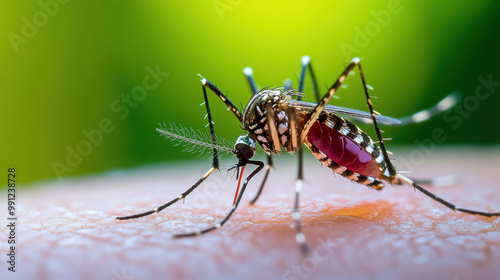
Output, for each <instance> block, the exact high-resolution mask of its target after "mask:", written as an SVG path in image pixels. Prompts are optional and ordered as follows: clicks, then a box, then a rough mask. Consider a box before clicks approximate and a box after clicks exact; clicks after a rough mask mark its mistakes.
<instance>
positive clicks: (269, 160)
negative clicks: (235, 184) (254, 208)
mask: <svg viewBox="0 0 500 280" xmlns="http://www.w3.org/2000/svg"><path fill="white" fill-rule="evenodd" d="M273 167H274V164H273V157H272V156H271V155H268V156H267V164H266V172H265V173H264V178H263V179H262V183H261V184H260V187H259V190H258V191H257V194H256V195H255V197H254V198H253V199H252V200H251V201H250V204H255V202H257V199H259V196H260V194H261V193H262V190H263V189H264V185H265V184H266V181H267V177H268V176H269V172H270V171H271V168H273Z"/></svg>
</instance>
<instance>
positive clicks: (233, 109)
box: [201, 78, 243, 122]
mask: <svg viewBox="0 0 500 280" xmlns="http://www.w3.org/2000/svg"><path fill="white" fill-rule="evenodd" d="M201 84H202V85H203V86H204V87H206V88H208V89H210V90H211V91H212V92H213V93H215V95H217V97H219V98H220V100H222V102H224V104H226V106H227V108H229V110H230V111H231V112H232V113H233V114H234V115H235V116H236V117H237V118H238V120H239V121H240V122H241V121H242V120H243V114H242V113H241V111H240V109H238V107H236V105H234V104H233V102H231V100H229V98H227V96H226V95H224V93H222V91H220V89H218V88H217V87H216V86H215V85H214V84H212V82H210V81H209V80H207V79H205V78H202V79H201Z"/></svg>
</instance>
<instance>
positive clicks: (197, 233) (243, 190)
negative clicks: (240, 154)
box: [173, 160, 264, 238]
mask: <svg viewBox="0 0 500 280" xmlns="http://www.w3.org/2000/svg"><path fill="white" fill-rule="evenodd" d="M247 163H248V164H253V165H257V168H256V169H255V170H254V171H253V172H252V173H250V175H248V177H247V178H246V179H245V182H244V183H243V186H242V187H241V191H240V192H239V193H236V201H235V203H234V204H233V208H231V211H230V212H229V214H227V216H226V217H225V218H224V219H222V221H220V222H219V223H217V224H216V225H214V226H211V227H209V228H207V229H204V230H201V231H196V232H191V233H181V234H176V235H174V236H173V237H174V238H179V237H191V236H197V235H201V234H204V233H207V232H210V231H212V230H215V229H218V228H220V227H222V226H223V225H224V224H225V223H226V222H227V220H229V218H230V217H231V215H232V214H233V213H234V211H235V210H236V208H238V205H239V204H240V200H241V197H242V196H243V193H244V192H245V189H246V187H247V185H248V182H249V181H250V179H252V178H253V176H255V175H256V174H257V173H259V172H260V171H261V170H262V168H264V163H263V162H261V161H253V160H249V161H247ZM242 167H243V168H244V167H245V165H243V166H242ZM243 168H242V169H243ZM241 173H242V174H241V175H243V170H242V172H241ZM240 182H241V181H240Z"/></svg>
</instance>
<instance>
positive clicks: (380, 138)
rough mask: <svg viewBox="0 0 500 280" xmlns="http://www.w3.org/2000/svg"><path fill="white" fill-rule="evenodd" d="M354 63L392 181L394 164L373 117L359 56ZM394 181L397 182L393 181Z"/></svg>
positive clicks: (394, 174) (394, 170)
mask: <svg viewBox="0 0 500 280" xmlns="http://www.w3.org/2000/svg"><path fill="white" fill-rule="evenodd" d="M353 60H354V59H353ZM356 64H357V66H358V69H359V76H360V77H361V83H362V84H363V89H364V91H365V97H366V103H367V105H368V109H370V115H371V117H372V122H373V126H374V128H375V133H376V134H377V138H378V142H379V145H380V149H381V150H382V154H383V155H384V160H385V162H386V164H387V170H388V171H389V177H390V178H391V181H392V179H394V177H395V176H396V168H394V165H392V162H391V159H390V158H389V154H388V153H387V149H386V148H385V144H384V139H383V138H382V134H381V132H380V129H379V127H378V123H377V119H376V118H375V110H373V104H372V101H371V99H370V93H369V92H368V87H367V85H366V82H365V76H364V75H363V69H362V68H361V64H360V63H359V58H358V60H357V63H356ZM395 183H399V182H395Z"/></svg>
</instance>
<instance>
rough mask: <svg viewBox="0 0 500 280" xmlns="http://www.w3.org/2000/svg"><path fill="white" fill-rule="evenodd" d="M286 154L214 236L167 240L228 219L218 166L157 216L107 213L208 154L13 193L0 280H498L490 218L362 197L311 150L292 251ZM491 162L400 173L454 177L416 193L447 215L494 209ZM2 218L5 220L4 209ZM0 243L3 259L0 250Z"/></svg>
mask: <svg viewBox="0 0 500 280" xmlns="http://www.w3.org/2000/svg"><path fill="white" fill-rule="evenodd" d="M399 154H400V155H403V156H406V157H408V156H409V155H410V154H411V153H410V151H408V150H402V151H399ZM396 157H397V156H396ZM296 159H297V157H291V156H281V157H275V161H276V164H275V165H276V167H275V169H274V170H272V171H271V175H270V177H269V180H268V182H267V184H266V187H265V189H264V191H263V193H262V195H261V197H260V198H259V200H258V201H257V203H256V204H255V205H249V204H248V202H249V201H250V200H251V199H252V198H253V196H254V195H255V193H256V191H257V188H258V185H259V183H260V180H261V178H262V174H260V175H258V176H256V177H255V178H254V179H253V180H252V181H251V183H250V184H249V186H248V188H247V192H246V193H245V195H244V197H243V199H242V202H241V204H240V206H239V208H238V209H237V211H236V212H235V214H234V215H233V216H232V217H231V219H230V220H229V221H228V222H227V223H226V224H225V225H224V226H223V227H222V228H220V229H218V230H215V231H212V232H210V233H208V234H205V235H202V236H197V237H191V238H183V239H172V238H171V235H172V234H174V233H185V232H190V231H193V230H201V229H204V228H206V227H209V226H211V225H214V224H215V223H217V222H218V221H219V220H221V219H222V218H223V217H224V216H225V215H226V214H227V213H228V212H229V210H230V208H231V205H232V202H233V196H234V192H235V189H236V180H235V178H234V174H233V173H231V172H225V171H224V169H223V168H222V167H221V170H222V174H219V173H218V172H215V173H214V174H213V175H212V176H211V177H210V178H209V179H207V181H206V182H205V183H204V184H203V185H202V186H200V187H199V188H198V189H197V190H195V191H194V192H193V193H192V194H191V195H189V196H188V197H187V198H186V199H185V202H184V203H183V202H182V201H179V202H178V203H176V204H174V205H172V206H171V207H169V208H167V209H165V210H164V211H162V212H160V213H159V214H153V215H151V216H148V217H143V218H140V219H135V220H127V221H118V220H115V217H116V216H119V215H130V214H135V213H139V212H143V211H146V210H150V209H153V208H155V207H156V206H159V205H161V204H163V203H165V202H167V201H169V200H171V199H173V198H176V197H177V196H178V195H179V194H180V193H182V192H183V191H184V190H186V189H187V188H188V187H190V186H191V185H192V184H194V182H196V181H197V180H198V178H199V177H201V176H202V175H203V174H204V173H205V172H206V171H207V170H208V169H209V168H210V160H209V159H207V160H206V161H202V162H199V163H198V162H197V163H195V164H182V165H179V164H177V165H176V166H173V165H167V166H155V167H145V168H141V169H136V170H132V171H119V172H118V171H116V172H109V173H104V174H100V175H95V176H91V177H85V178H65V179H64V180H63V181H62V182H57V183H45V184H43V185H39V186H33V187H31V188H20V189H18V206H19V208H18V227H17V244H18V247H17V252H16V254H17V266H16V272H15V273H12V272H10V271H8V270H7V268H6V264H5V261H4V260H3V261H2V265H1V271H0V278H1V279H117V280H122V279H343V278H349V279H443V280H444V279H449V280H451V279H457V280H458V279H498V275H500V266H499V264H500V218H498V217H493V218H487V217H480V216H475V215H468V214H465V213H459V212H453V211H452V210H450V209H448V208H446V207H444V206H442V205H440V204H438V203H437V202H435V201H434V200H432V199H430V198H429V197H426V196H425V195H423V194H422V193H419V192H415V191H414V190H413V188H411V187H409V186H407V185H403V186H396V187H392V186H390V185H387V186H386V187H385V189H384V190H382V191H375V190H370V189H368V188H366V187H365V186H362V185H360V184H355V183H352V182H350V181H348V180H347V179H345V178H342V177H340V176H335V175H334V174H333V172H332V171H331V170H329V169H328V168H325V167H323V168H322V167H321V165H320V164H319V162H317V161H315V159H314V158H312V156H311V155H307V156H306V159H307V160H306V162H305V171H304V174H305V179H306V180H305V183H304V187H303V192H302V194H301V200H300V212H301V214H302V227H303V230H304V233H305V235H306V237H307V243H308V245H309V248H310V251H311V254H310V255H309V256H303V255H302V254H301V252H300V250H299V248H298V246H297V243H296V241H295V231H294V227H293V219H292V214H291V212H292V206H293V198H294V190H295V186H294V184H295V176H296ZM235 162H236V160H235V159H234V158H231V157H229V158H226V159H225V160H224V162H223V163H231V164H234V163H235ZM499 163H500V149H498V148H496V149H493V148H490V149H473V148H463V147H455V148H447V149H441V150H437V151H435V152H434V153H433V154H432V155H430V156H429V157H427V158H425V160H424V161H423V163H422V164H419V165H418V166H414V167H415V168H414V172H412V173H411V174H405V175H408V177H411V178H430V177H436V176H443V175H448V174H456V175H458V177H457V180H458V183H457V184H456V185H453V186H448V187H426V188H427V189H429V190H431V191H432V192H434V193H436V194H438V195H439V196H441V197H443V198H446V199H447V200H449V201H450V202H453V203H456V204H457V205H458V206H462V207H466V208H471V209H476V210H480V211H492V212H500V196H499V194H500V185H499V183H498V180H497V177H498V174H497V173H498V167H499V166H500V164H499ZM227 167H228V165H225V166H224V168H225V169H227ZM250 168H253V167H250V166H249V168H247V170H245V175H248V174H249V172H250ZM1 197H3V198H6V197H7V196H6V193H5V192H3V193H2V196H1ZM1 211H2V212H0V213H2V215H3V217H6V212H5V207H2V209H1ZM0 246H1V255H2V256H3V259H6V253H7V242H6V241H5V240H4V241H3V242H1V244H0Z"/></svg>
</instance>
